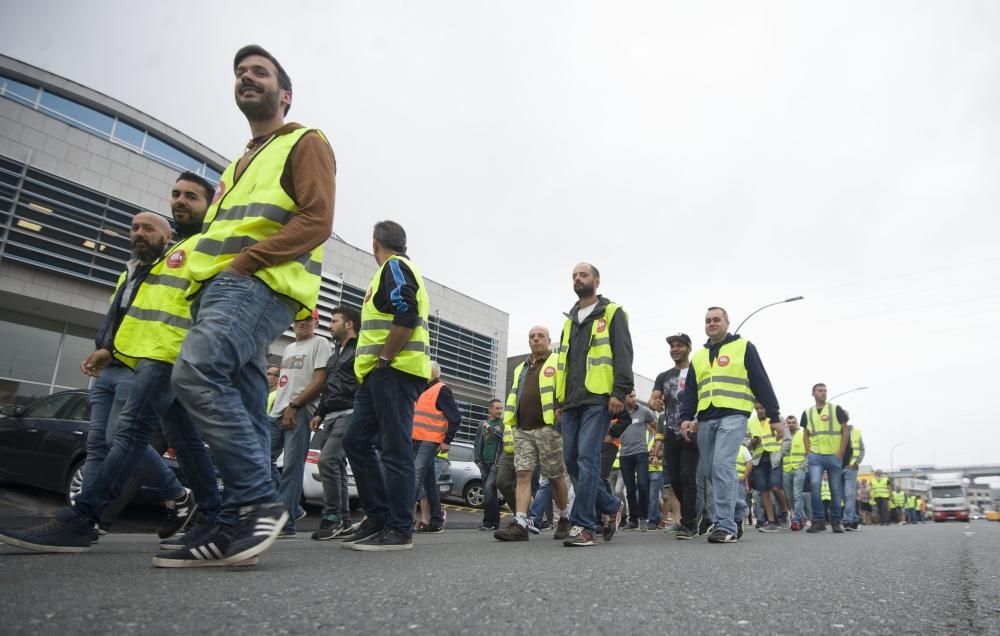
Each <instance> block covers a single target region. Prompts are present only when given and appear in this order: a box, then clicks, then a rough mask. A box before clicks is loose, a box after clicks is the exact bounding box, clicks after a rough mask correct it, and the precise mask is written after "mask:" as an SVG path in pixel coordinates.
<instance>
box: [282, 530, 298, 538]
mask: <svg viewBox="0 0 1000 636" xmlns="http://www.w3.org/2000/svg"><path fill="white" fill-rule="evenodd" d="M297 535H298V532H296V531H295V530H294V529H292V528H282V530H281V532H279V533H278V538H279V539H294V538H295V537H296V536H297Z"/></svg>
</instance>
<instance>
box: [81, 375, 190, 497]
mask: <svg viewBox="0 0 1000 636" xmlns="http://www.w3.org/2000/svg"><path fill="white" fill-rule="evenodd" d="M134 380H135V373H134V372H133V371H132V369H130V368H128V367H126V366H125V365H121V364H114V365H111V366H109V367H107V368H105V369H104V370H103V371H101V375H99V376H98V377H97V380H95V381H94V386H93V387H91V389H90V427H89V428H88V430H87V447H86V448H87V457H86V460H85V461H84V464H83V488H85V489H86V488H89V487H88V484H93V483H94V482H95V481H96V479H97V475H98V474H99V473H100V472H101V466H102V465H103V463H104V460H105V458H106V457H107V456H108V453H109V452H110V451H111V446H112V444H113V443H114V437H115V433H116V432H117V431H118V430H119V429H120V428H121V425H120V423H119V422H120V421H119V415H120V413H121V410H122V407H124V406H125V402H126V401H127V400H128V397H129V393H130V392H131V391H132V385H133V383H134ZM164 471H166V472H164ZM139 472H140V475H141V479H142V482H143V483H144V484H145V485H146V486H148V487H150V488H152V489H154V490H155V491H156V492H157V493H158V494H159V495H160V496H161V497H163V498H164V499H167V498H169V497H171V496H172V495H174V494H176V491H175V490H173V488H174V486H173V480H172V479H171V477H172V475H168V474H167V473H169V472H170V469H169V468H167V467H166V465H165V464H164V463H163V460H162V459H160V456H159V455H158V454H157V453H156V451H154V450H153V449H152V448H150V449H149V451H148V452H147V453H144V454H143V458H142V461H141V462H140V464H139Z"/></svg>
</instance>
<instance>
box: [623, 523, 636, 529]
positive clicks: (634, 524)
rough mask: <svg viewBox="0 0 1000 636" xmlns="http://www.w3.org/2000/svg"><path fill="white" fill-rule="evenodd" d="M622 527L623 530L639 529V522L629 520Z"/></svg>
mask: <svg viewBox="0 0 1000 636" xmlns="http://www.w3.org/2000/svg"><path fill="white" fill-rule="evenodd" d="M622 529H623V530H638V529H639V522H638V521H629V522H628V525H627V526H625V527H624V528H622Z"/></svg>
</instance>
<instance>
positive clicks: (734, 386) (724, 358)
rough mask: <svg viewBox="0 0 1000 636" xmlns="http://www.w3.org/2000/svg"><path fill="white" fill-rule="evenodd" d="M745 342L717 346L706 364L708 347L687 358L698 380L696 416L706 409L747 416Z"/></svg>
mask: <svg viewBox="0 0 1000 636" xmlns="http://www.w3.org/2000/svg"><path fill="white" fill-rule="evenodd" d="M747 344H748V341H747V340H744V339H742V338H738V339H736V340H732V341H730V342H727V343H726V344H724V345H722V346H721V347H719V352H718V355H717V356H716V357H715V360H714V361H712V362H709V359H708V348H707V347H705V348H702V349H699V350H698V351H697V352H696V353H695V354H694V356H693V357H692V358H691V367H692V368H693V369H694V375H695V378H696V379H697V381H698V413H701V412H703V411H705V410H706V409H708V408H709V407H710V406H715V407H718V408H726V409H734V410H737V411H743V412H745V413H750V412H751V411H753V402H754V397H753V394H752V393H751V392H750V377H749V375H748V374H747V368H746V362H745V358H746V351H747Z"/></svg>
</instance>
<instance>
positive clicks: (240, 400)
mask: <svg viewBox="0 0 1000 636" xmlns="http://www.w3.org/2000/svg"><path fill="white" fill-rule="evenodd" d="M294 313H295V307H294V306H293V303H292V301H290V300H288V299H287V298H285V297H284V296H280V295H278V294H275V293H274V292H272V291H271V289H270V288H269V287H268V286H267V285H266V284H264V282H263V281H262V280H260V279H259V278H256V277H246V276H240V275H239V274H233V273H230V272H221V273H219V274H217V275H216V276H215V277H214V278H212V279H211V280H210V281H209V282H208V284H207V285H206V286H205V287H204V288H203V289H202V290H201V293H200V294H199V295H198V297H197V298H196V299H195V301H194V303H193V304H192V305H191V314H192V317H193V318H194V325H193V326H192V328H191V330H190V331H189V332H188V334H187V337H186V338H185V339H184V344H183V345H182V347H181V354H180V357H178V359H177V362H176V364H174V372H173V376H172V378H171V379H172V384H173V388H174V392H175V393H176V394H177V399H178V400H179V401H180V403H181V405H182V406H183V407H184V408H185V410H187V412H188V414H189V415H190V416H191V419H192V420H194V424H195V427H196V428H197V429H198V433H199V434H200V435H201V437H202V439H204V440H205V441H206V442H207V443H208V445H209V448H210V450H211V453H212V457H213V459H214V460H215V465H216V466H217V467H218V469H219V473H220V474H221V475H222V480H223V482H224V483H225V489H224V490H223V493H222V498H223V505H224V506H226V507H229V508H236V507H238V506H246V505H252V504H258V503H266V502H273V501H275V500H276V498H277V491H276V490H275V488H274V482H273V481H272V479H271V431H270V426H269V421H268V420H269V418H268V416H267V413H266V408H265V405H266V404H267V392H268V386H267V375H266V366H267V351H268V347H269V346H270V344H271V343H272V342H273V341H274V339H275V338H277V337H278V336H279V335H281V332H282V331H283V330H284V329H286V328H287V327H288V325H289V324H291V322H292V317H293V316H294ZM289 512H290V513H292V514H294V510H290V511H289Z"/></svg>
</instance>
